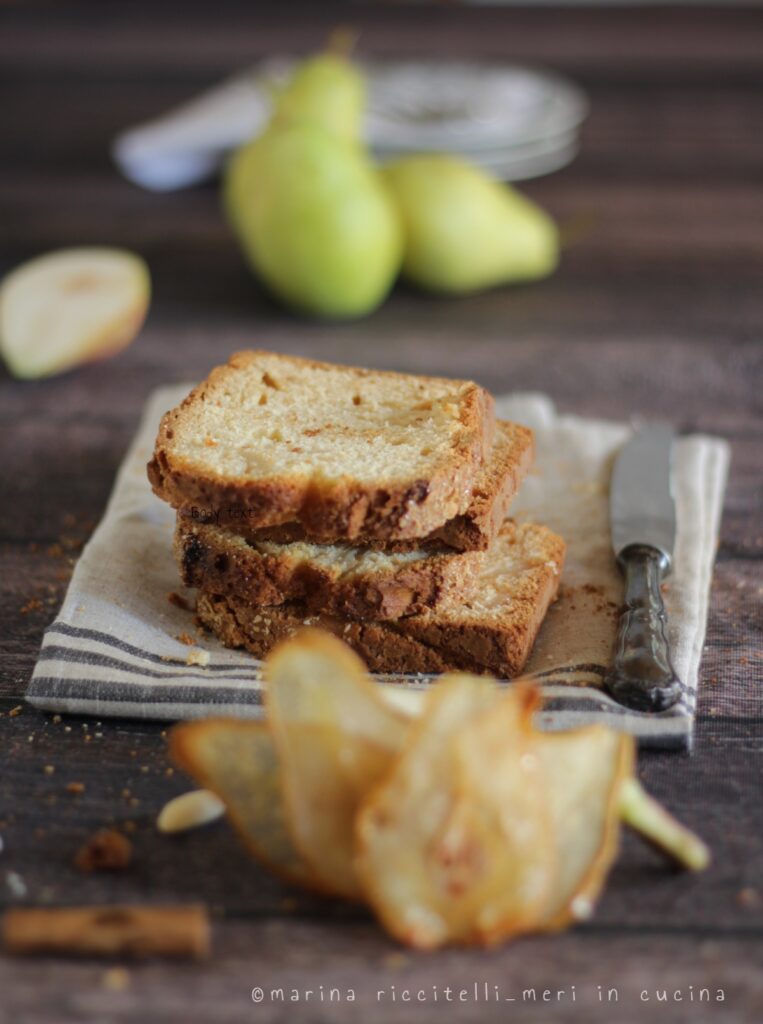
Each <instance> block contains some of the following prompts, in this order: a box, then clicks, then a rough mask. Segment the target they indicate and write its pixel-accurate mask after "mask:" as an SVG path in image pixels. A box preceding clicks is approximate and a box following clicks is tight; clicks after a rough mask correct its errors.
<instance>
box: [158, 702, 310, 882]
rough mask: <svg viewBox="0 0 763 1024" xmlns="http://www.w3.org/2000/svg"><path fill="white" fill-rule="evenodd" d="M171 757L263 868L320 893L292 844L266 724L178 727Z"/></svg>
mask: <svg viewBox="0 0 763 1024" xmlns="http://www.w3.org/2000/svg"><path fill="white" fill-rule="evenodd" d="M170 754H171V756H172V758H173V760H174V761H175V762H176V763H177V764H178V765H179V766H180V767H181V768H182V769H183V770H184V771H186V772H188V774H189V775H191V776H193V778H194V779H196V780H197V782H199V783H201V785H202V786H204V787H205V789H209V790H211V791H212V792H213V793H215V794H216V795H217V796H218V797H219V798H220V799H221V800H222V802H223V803H224V804H225V807H226V810H227V812H228V816H229V817H230V819H231V822H232V823H233V825H234V826H235V828H236V829H237V831H238V832H239V834H240V835H241V837H242V838H243V840H244V842H245V843H246V845H247V847H248V848H249V849H250V850H251V852H252V853H253V854H254V856H255V857H256V859H257V860H259V861H260V863H261V864H263V865H264V866H265V867H266V868H269V869H270V870H271V871H272V872H273V873H274V874H275V875H277V876H278V877H279V878H281V879H283V880H284V881H285V882H290V883H292V884H295V885H302V886H305V887H306V888H308V889H314V890H318V891H321V890H322V888H323V887H322V886H321V885H320V884H319V882H318V880H317V879H316V878H315V876H314V874H313V872H312V871H311V870H310V868H309V867H308V865H307V864H306V863H305V862H304V860H303V859H302V857H301V856H300V854H299V852H298V851H297V848H296V847H295V845H294V843H293V841H292V838H291V833H290V831H289V828H288V825H287V821H286V811H285V804H284V799H283V787H282V782H281V771H280V767H279V764H278V756H277V753H276V749H275V745H274V743H273V740H272V738H271V736H270V733H269V732H268V730H267V727H266V725H265V723H264V722H240V721H236V720H235V719H230V718H228V719H208V720H207V721H203V722H187V723H184V724H183V725H178V726H175V728H174V729H173V730H172V732H171V733H170Z"/></svg>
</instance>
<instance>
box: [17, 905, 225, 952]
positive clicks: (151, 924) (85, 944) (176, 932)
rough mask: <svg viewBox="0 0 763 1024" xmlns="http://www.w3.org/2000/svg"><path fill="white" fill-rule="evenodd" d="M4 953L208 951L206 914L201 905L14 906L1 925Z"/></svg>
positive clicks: (208, 933)
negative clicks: (53, 907) (51, 907)
mask: <svg viewBox="0 0 763 1024" xmlns="http://www.w3.org/2000/svg"><path fill="white" fill-rule="evenodd" d="M2 945H3V949H4V951H5V952H6V953H11V954H16V955H19V956H28V955H33V954H36V953H57V954H63V955H65V956H94V957H112V956H119V957H130V958H133V959H145V958H148V957H172V958H178V959H192V960H201V959H203V958H204V957H207V956H208V955H209V951H210V925H209V916H208V914H207V911H206V908H205V907H203V906H186V907H135V906H96V907H59V908H55V909H48V908H39V907H17V908H14V909H12V910H9V911H7V912H6V914H5V917H4V918H3V925H2Z"/></svg>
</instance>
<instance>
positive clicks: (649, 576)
mask: <svg viewBox="0 0 763 1024" xmlns="http://www.w3.org/2000/svg"><path fill="white" fill-rule="evenodd" d="M618 561H619V563H620V566H621V568H622V569H623V571H624V572H625V609H624V611H623V613H622V615H621V616H620V623H619V626H618V632H617V642H616V644H615V659H614V663H613V665H612V668H611V669H610V672H609V674H608V675H607V677H606V679H605V680H604V686H605V687H606V689H607V690H608V691H609V692H610V693H611V695H612V696H613V697H614V698H615V700H616V701H618V702H619V703H620V704H624V705H625V706H626V707H629V708H634V709H635V710H637V711H665V710H666V709H667V708H670V707H672V706H673V705H674V704H675V703H676V702H677V701H678V699H679V697H680V696H681V690H682V686H681V681H680V680H679V678H678V676H677V675H676V671H675V669H674V668H673V665H672V663H671V661H670V648H669V646H668V640H667V637H666V635H665V626H666V624H667V617H666V615H665V606H664V604H663V603H662V593H661V592H660V583H661V582H662V577H663V573H664V571H665V569H666V568H667V565H668V562H667V559H666V557H665V555H663V553H662V552H661V551H658V550H657V549H656V548H653V547H649V546H647V545H642V544H634V545H632V546H631V547H628V548H626V549H625V551H623V552H622V553H621V555H620V558H619V559H618Z"/></svg>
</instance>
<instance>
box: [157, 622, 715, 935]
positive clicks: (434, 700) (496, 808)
mask: <svg viewBox="0 0 763 1024" xmlns="http://www.w3.org/2000/svg"><path fill="white" fill-rule="evenodd" d="M264 677H265V681H266V686H267V693H266V704H267V712H268V720H267V723H264V722H263V723H260V722H241V721H238V720H236V719H226V720H210V721H204V722H194V723H189V724H184V725H180V726H177V727H176V728H175V729H173V731H172V733H171V739H170V746H171V753H172V755H173V757H174V759H175V760H176V761H177V763H178V764H179V765H180V766H181V767H183V768H184V769H185V770H186V771H188V772H189V773H190V774H191V775H193V776H194V777H195V778H196V779H197V780H198V781H199V782H200V783H201V785H202V786H204V787H205V788H206V789H209V790H211V791H212V792H214V793H216V794H217V796H219V797H220V799H221V800H222V801H223V802H224V804H225V805H226V808H227V811H228V813H229V815H230V818H231V820H232V821H233V823H234V825H236V826H237V828H238V830H239V832H240V833H241V834H242V836H243V837H244V840H245V841H246V843H247V845H248V846H249V848H250V850H251V851H252V853H253V854H254V856H255V857H257V858H258V859H259V860H260V861H261V862H262V863H263V864H265V865H266V866H267V867H268V868H270V869H271V870H272V871H273V872H274V873H275V874H276V875H278V876H279V877H281V878H282V879H284V880H285V881H287V882H291V883H296V884H298V885H301V886H303V887H305V888H308V889H311V890H313V891H316V892H321V893H323V894H326V895H333V896H339V897H342V898H345V899H353V900H362V901H364V902H366V903H367V904H368V905H369V906H370V907H371V909H372V910H373V911H374V912H375V913H376V915H377V916H378V918H379V919H380V921H381V922H382V924H383V925H384V926H385V927H386V928H387V930H388V931H389V932H390V933H391V934H392V935H393V936H395V937H396V938H397V939H399V940H400V941H401V942H403V943H406V944H407V945H410V946H414V947H417V948H419V949H433V948H437V947H440V946H443V945H446V944H461V945H482V946H490V945H493V944H495V943H497V942H501V941H504V940H506V939H510V938H513V937H515V936H518V935H521V934H525V933H527V932H530V931H536V932H538V931H554V930H558V929H561V928H564V927H565V926H567V925H569V924H571V923H573V922H574V921H576V920H580V919H583V918H586V917H588V916H589V915H590V914H591V913H592V911H593V907H594V903H595V901H596V899H597V898H598V896H599V893H600V891H601V889H602V887H603V885H604V882H605V879H606V876H607V873H608V871H609V869H610V867H611V865H612V862H613V860H614V858H615V856H616V854H617V847H618V838H619V831H620V824H621V822H623V823H625V824H627V825H629V826H630V827H632V828H634V829H636V830H637V831H638V832H640V833H641V834H642V835H643V836H644V837H645V838H646V839H647V840H648V841H649V842H650V843H652V844H653V845H656V846H658V847H659V848H660V849H662V850H663V851H664V852H665V853H666V854H667V855H668V856H669V857H671V859H672V860H674V861H675V862H676V863H678V864H680V865H681V866H683V867H685V868H689V869H690V870H694V871H700V870H702V869H703V868H704V867H706V866H707V864H708V863H709V859H710V853H709V851H708V849H707V847H706V846H705V845H704V843H702V841H701V840H700V839H699V838H698V837H697V836H695V835H694V834H693V833H692V832H690V831H689V830H688V829H686V828H684V827H683V826H682V825H680V824H679V823H678V822H677V821H675V819H673V818H672V817H671V816H670V815H669V814H668V813H667V811H665V809H664V808H662V807H661V806H660V805H659V804H658V803H657V802H656V801H654V800H653V799H652V798H651V797H649V796H648V794H646V793H645V792H644V790H643V789H642V788H641V786H640V784H639V782H638V780H637V779H636V778H635V777H634V775H633V766H634V746H635V745H634V741H633V738H632V737H630V736H627V735H625V734H622V733H618V732H615V731H613V730H611V729H608V728H606V727H604V726H601V725H594V726H588V727H586V728H582V729H577V730H573V731H569V732H551V733H549V732H540V731H538V730H537V729H536V728H535V726H534V723H533V715H534V712H535V711H536V710H537V707H538V705H539V702H540V696H539V691H538V689H537V688H536V687H535V686H534V685H533V684H531V683H529V682H526V681H521V680H520V681H518V682H516V683H514V684H513V685H512V686H510V687H508V688H501V687H498V686H497V685H496V683H495V681H494V680H492V679H488V678H485V677H480V676H470V675H466V674H463V673H455V674H452V675H446V676H442V677H441V679H440V681H439V682H438V684H437V686H434V687H432V688H430V689H429V690H427V691H426V693H424V694H423V695H422V696H421V699H420V700H419V699H418V698H417V699H416V701H415V702H412V703H410V704H409V706H408V708H407V709H406V708H403V707H400V706H398V705H397V704H396V703H394V702H392V701H389V700H388V699H387V697H386V696H385V694H384V692H383V690H382V688H381V687H379V686H377V685H375V684H374V683H372V682H371V680H370V678H369V677H368V675H367V674H366V672H365V669H364V667H363V664H362V662H361V661H360V660H359V658H358V657H357V656H356V655H355V654H354V653H353V652H352V651H350V649H349V648H348V647H346V646H345V645H344V644H342V643H341V642H340V641H339V640H337V639H336V638H335V637H332V636H329V635H327V634H322V633H319V632H318V631H316V630H309V631H304V632H302V633H301V634H298V635H297V636H296V637H293V638H292V639H290V640H288V641H286V642H285V643H283V644H281V645H280V646H279V647H278V648H277V649H276V650H275V651H274V652H273V654H272V655H271V656H270V657H269V658H268V659H267V661H266V662H265V666H264Z"/></svg>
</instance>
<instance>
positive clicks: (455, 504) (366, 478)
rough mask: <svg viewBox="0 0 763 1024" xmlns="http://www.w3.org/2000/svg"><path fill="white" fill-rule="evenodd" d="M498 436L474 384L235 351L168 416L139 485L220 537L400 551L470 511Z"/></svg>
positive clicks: (484, 395)
mask: <svg viewBox="0 0 763 1024" xmlns="http://www.w3.org/2000/svg"><path fill="white" fill-rule="evenodd" d="M494 430H495V420H494V412H493V401H492V398H491V396H490V395H489V393H488V392H487V391H486V390H485V389H484V388H481V387H479V385H477V384H474V383H473V382H471V381H460V380H448V379H445V378H440V377H419V376H414V375H410V374H399V373H388V372H382V371H376V370H363V369H358V368H355V367H347V366H335V365H332V364H329V363H319V362H314V361H313V360H309V359H299V358H296V357H293V356H282V355H277V354H274V353H270V352H261V351H258V352H240V353H237V354H236V355H234V356H232V357H231V358H230V360H229V361H228V363H227V365H225V366H221V367H217V368H216V369H215V370H213V371H212V373H211V374H210V375H209V377H208V378H207V380H206V381H204V382H203V383H202V384H200V385H199V386H198V387H197V388H195V389H194V390H193V391H192V392H191V394H190V395H189V396H188V397H187V398H186V399H185V401H184V402H183V403H182V404H181V405H180V406H178V407H177V408H176V409H173V410H171V411H170V412H168V413H167V414H166V415H165V417H164V418H163V420H162V423H161V426H160V428H159V434H158V437H157V440H156V447H155V449H154V457H153V459H152V461H151V462H150V463H149V466H148V474H149V478H150V480H151V484H152V486H153V489H154V491H155V493H156V494H157V495H158V496H159V497H160V498H162V499H164V500H165V501H167V502H169V504H170V505H172V506H173V507H174V508H177V509H181V510H184V511H186V512H188V511H190V510H192V509H193V508H197V509H198V510H199V515H200V517H201V516H204V517H206V518H208V519H210V520H212V521H215V522H217V523H219V524H220V525H222V524H223V523H226V522H228V523H229V522H231V521H235V520H239V521H241V522H243V523H245V524H246V526H247V528H249V529H254V528H258V527H265V526H275V525H278V524H280V523H287V522H298V523H300V524H301V525H302V527H303V528H304V530H305V533H306V534H307V535H308V536H309V537H312V538H313V539H315V540H319V541H321V540H328V539H331V540H333V539H337V538H342V539H347V540H353V539H355V538H356V537H358V536H363V537H364V538H367V539H369V540H406V539H411V538H417V537H424V536H426V535H428V534H429V533H431V532H433V531H434V530H436V529H437V528H438V527H440V526H442V525H443V523H445V522H447V521H448V520H450V519H452V518H453V517H454V516H457V515H459V514H460V513H462V512H464V511H465V510H466V509H467V508H468V506H469V503H470V498H471V492H472V487H473V485H474V482H475V480H476V478H477V475H478V473H479V470H480V467H481V465H482V463H483V460H484V459H485V458H486V457H487V455H488V454H489V452H490V450H491V446H492V443H493V437H494Z"/></svg>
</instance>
